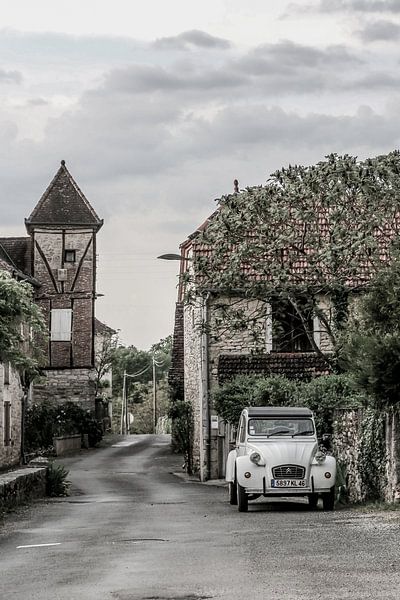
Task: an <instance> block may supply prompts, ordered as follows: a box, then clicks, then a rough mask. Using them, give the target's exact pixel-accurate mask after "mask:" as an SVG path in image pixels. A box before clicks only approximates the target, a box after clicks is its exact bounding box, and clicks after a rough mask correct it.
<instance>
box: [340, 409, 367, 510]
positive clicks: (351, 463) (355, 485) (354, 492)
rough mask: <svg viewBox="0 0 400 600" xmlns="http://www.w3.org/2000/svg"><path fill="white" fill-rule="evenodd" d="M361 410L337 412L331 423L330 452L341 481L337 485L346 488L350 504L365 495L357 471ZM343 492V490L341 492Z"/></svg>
mask: <svg viewBox="0 0 400 600" xmlns="http://www.w3.org/2000/svg"><path fill="white" fill-rule="evenodd" d="M361 423H362V410H361V409H358V410H348V409H343V410H337V411H335V418H334V423H333V439H332V442H333V447H332V452H333V455H334V456H335V458H336V460H337V462H338V470H339V471H340V476H341V477H342V478H343V481H342V480H340V477H339V478H338V485H342V486H345V487H346V494H347V496H348V499H349V501H350V502H362V501H363V500H364V499H365V493H364V490H363V486H362V479H361V475H360V471H359V468H358V466H359V457H360V434H361ZM343 491H345V490H343Z"/></svg>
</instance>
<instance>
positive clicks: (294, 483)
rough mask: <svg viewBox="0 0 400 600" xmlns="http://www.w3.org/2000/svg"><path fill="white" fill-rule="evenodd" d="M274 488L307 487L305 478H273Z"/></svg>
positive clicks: (272, 484)
mask: <svg viewBox="0 0 400 600" xmlns="http://www.w3.org/2000/svg"><path fill="white" fill-rule="evenodd" d="M271 487H273V488H302V487H306V480H305V479H272V480H271Z"/></svg>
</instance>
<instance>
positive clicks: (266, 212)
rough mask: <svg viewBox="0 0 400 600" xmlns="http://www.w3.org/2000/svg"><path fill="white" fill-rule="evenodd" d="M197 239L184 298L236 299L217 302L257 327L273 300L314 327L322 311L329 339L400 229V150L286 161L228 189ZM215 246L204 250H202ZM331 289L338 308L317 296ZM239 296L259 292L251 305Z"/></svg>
mask: <svg viewBox="0 0 400 600" xmlns="http://www.w3.org/2000/svg"><path fill="white" fill-rule="evenodd" d="M218 204H219V206H218V210H217V211H216V212H215V214H214V215H213V216H212V217H211V218H210V219H209V222H208V224H207V227H206V228H205V229H204V231H203V232H201V233H199V234H198V236H197V238H195V239H194V240H193V246H194V262H193V267H194V268H193V269H192V270H190V271H189V270H188V271H187V272H186V273H185V274H184V276H183V283H185V284H186V300H187V301H188V302H195V301H196V298H198V296H199V295H201V293H202V292H205V291H211V292H216V294H218V295H220V296H221V295H222V296H228V297H231V298H238V299H239V300H238V302H236V303H235V302H233V303H232V304H231V305H230V306H228V307H227V306H226V305H221V307H220V313H219V317H220V319H221V321H225V323H227V329H231V330H235V329H240V328H243V329H244V328H248V327H249V326H250V327H253V330H254V332H255V335H257V333H260V330H258V332H257V324H258V323H259V319H260V318H262V319H265V318H266V316H267V313H268V304H270V303H272V304H274V303H275V304H276V305H277V306H279V305H280V304H285V303H286V304H287V303H289V304H290V305H291V308H292V312H293V314H294V315H296V316H297V321H298V322H300V323H301V325H302V327H303V329H304V331H305V333H306V334H307V337H308V340H309V344H310V346H311V349H313V350H314V351H316V352H319V349H318V347H317V346H316V344H315V341H314V338H313V335H312V326H311V323H312V320H311V323H310V318H309V315H310V314H312V313H314V314H317V315H318V316H319V318H320V320H321V321H322V323H323V324H324V327H325V329H326V331H327V332H328V335H329V336H330V338H331V342H332V345H333V346H334V347H336V343H337V339H338V335H340V331H341V330H342V329H343V325H344V323H345V322H346V318H347V310H348V302H347V300H348V294H349V291H351V292H352V293H354V292H356V291H358V290H360V289H364V288H365V287H366V286H368V284H369V283H370V282H371V280H373V278H374V277H375V276H376V274H377V273H378V272H379V271H380V270H381V269H382V268H384V267H385V266H386V264H387V261H388V260H390V257H391V255H392V253H393V249H394V247H395V240H396V238H397V237H398V234H399V229H400V220H399V218H398V215H399V214H400V153H399V152H398V151H396V152H391V153H390V154H388V155H385V156H378V157H376V158H372V159H368V160H365V161H361V162H359V161H357V159H356V158H355V157H352V156H348V155H345V156H337V155H335V154H332V155H330V156H328V157H327V158H326V160H325V161H322V162H319V163H318V164H316V165H312V166H310V167H304V166H297V165H296V166H289V167H288V168H286V169H285V168H284V169H281V170H280V171H277V172H276V173H274V174H273V175H272V176H271V177H270V179H269V180H268V182H267V184H266V185H265V186H258V187H252V188H247V189H246V190H245V191H243V192H241V193H237V194H232V195H228V196H223V197H222V198H221V199H220V200H219V201H218ZM204 245H206V247H207V246H208V247H209V251H208V252H201V251H200V252H197V249H198V248H199V249H201V248H204ZM326 295H328V296H329V297H330V298H331V301H332V303H333V310H332V311H329V313H327V312H326V311H325V310H321V308H320V307H319V306H318V303H317V302H316V299H317V298H318V297H320V296H326ZM242 299H251V300H256V301H257V307H256V308H254V306H253V310H252V313H251V314H250V315H249V312H248V311H246V310H243V304H242V302H241V301H242Z"/></svg>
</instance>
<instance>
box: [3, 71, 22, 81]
mask: <svg viewBox="0 0 400 600" xmlns="http://www.w3.org/2000/svg"><path fill="white" fill-rule="evenodd" d="M22 79H23V77H22V73H20V72H19V71H5V70H4V69H0V83H17V84H20V83H22Z"/></svg>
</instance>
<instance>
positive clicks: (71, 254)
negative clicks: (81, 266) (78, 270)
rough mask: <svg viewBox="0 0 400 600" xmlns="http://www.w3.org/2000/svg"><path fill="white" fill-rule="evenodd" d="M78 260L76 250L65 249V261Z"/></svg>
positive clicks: (72, 261)
mask: <svg viewBox="0 0 400 600" xmlns="http://www.w3.org/2000/svg"><path fill="white" fill-rule="evenodd" d="M75 261H76V250H64V262H66V263H74V262H75Z"/></svg>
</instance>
